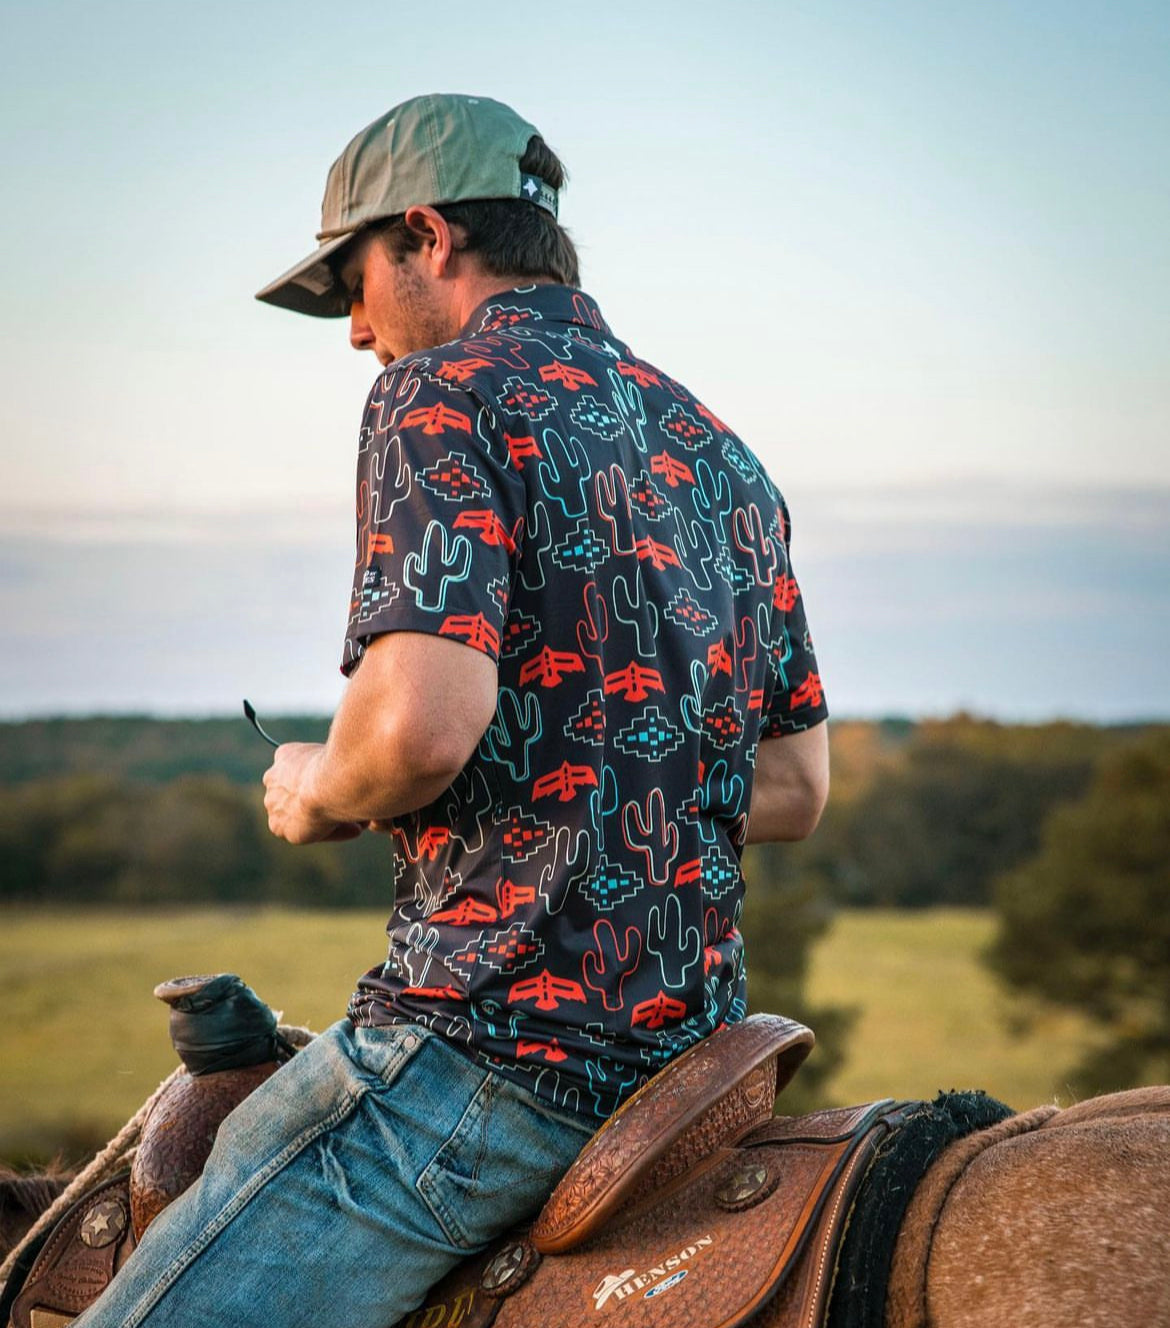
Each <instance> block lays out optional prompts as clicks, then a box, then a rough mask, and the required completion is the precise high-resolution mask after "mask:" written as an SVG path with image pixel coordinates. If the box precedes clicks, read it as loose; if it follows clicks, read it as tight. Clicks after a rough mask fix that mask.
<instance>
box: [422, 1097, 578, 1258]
mask: <svg viewBox="0 0 1170 1328" xmlns="http://www.w3.org/2000/svg"><path fill="white" fill-rule="evenodd" d="M588 1137H589V1135H588V1131H587V1130H582V1129H580V1128H574V1126H572V1125H569V1124H568V1123H566V1122H565V1121H564V1120H563V1119H558V1118H555V1117H551V1116H549V1115H548V1114H546V1113H545V1112H543V1111H541V1110H540V1108H539V1105H538V1104H536V1103H534V1102H532V1101H530V1100H529V1098H528V1097H527V1096H526V1095H525V1094H524V1092H523V1091H522V1090H520V1089H517V1088H516V1087H515V1086H514V1085H513V1084H511V1083H509V1082H508V1081H507V1080H505V1079H502V1078H501V1077H500V1076H498V1075H495V1074H492V1073H491V1072H486V1073H485V1077H484V1080H483V1082H482V1083H481V1084H480V1086H479V1087H478V1089H477V1090H476V1092H475V1095H474V1097H473V1098H472V1099H471V1101H470V1103H469V1104H468V1107H467V1110H466V1111H465V1112H464V1113H463V1116H462V1117H461V1118H460V1120H459V1123H458V1125H457V1126H456V1128H455V1129H454V1131H452V1133H451V1134H450V1136H449V1137H448V1138H447V1140H446V1141H445V1142H444V1143H443V1145H442V1146H441V1147H440V1148H439V1150H438V1151H437V1152H436V1153H435V1155H434V1157H433V1158H432V1159H431V1161H430V1162H429V1163H428V1164H427V1166H425V1167H424V1168H423V1170H422V1172H421V1174H420V1176H419V1178H418V1186H417V1188H418V1192H419V1194H420V1195H421V1196H422V1198H423V1200H424V1202H425V1203H426V1205H427V1207H428V1208H429V1209H430V1212H431V1215H432V1216H433V1217H434V1219H435V1221H436V1222H437V1223H438V1224H439V1226H440V1227H441V1228H442V1230H443V1231H444V1233H445V1234H446V1236H447V1239H448V1240H449V1241H450V1242H451V1244H452V1245H453V1246H454V1247H455V1248H457V1249H459V1250H464V1251H468V1250H476V1249H481V1248H482V1247H483V1246H484V1245H486V1244H487V1243H488V1242H489V1241H490V1240H492V1239H493V1238H494V1237H495V1236H497V1235H498V1234H499V1233H500V1232H502V1231H505V1230H507V1228H508V1227H511V1226H514V1225H515V1224H516V1223H518V1222H521V1221H523V1220H524V1219H525V1218H527V1217H531V1216H532V1215H534V1214H535V1213H536V1212H537V1210H538V1209H539V1208H540V1206H541V1204H542V1203H544V1201H545V1199H546V1198H547V1197H548V1195H549V1194H550V1193H551V1191H552V1189H553V1187H554V1186H555V1185H556V1183H557V1181H558V1180H560V1178H561V1176H562V1175H564V1173H565V1171H566V1170H567V1169H568V1167H569V1165H570V1164H571V1163H572V1161H573V1159H574V1158H575V1157H576V1156H577V1154H578V1153H579V1152H580V1150H581V1148H582V1146H583V1145H584V1143H585V1141H586V1140H587V1139H588Z"/></svg>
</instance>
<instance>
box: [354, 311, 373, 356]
mask: <svg viewBox="0 0 1170 1328" xmlns="http://www.w3.org/2000/svg"><path fill="white" fill-rule="evenodd" d="M349 344H350V345H351V346H352V347H353V348H354V350H373V348H374V333H373V331H372V330H371V328H370V325H369V323H368V322H367V321H366V306H365V305H364V304H363V303H362V302H361V300H354V302H353V304H351V305H350V306H349Z"/></svg>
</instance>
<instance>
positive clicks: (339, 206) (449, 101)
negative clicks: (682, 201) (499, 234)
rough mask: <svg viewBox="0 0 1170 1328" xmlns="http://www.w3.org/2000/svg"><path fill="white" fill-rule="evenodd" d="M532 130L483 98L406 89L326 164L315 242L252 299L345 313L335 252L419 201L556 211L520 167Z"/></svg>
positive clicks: (553, 194) (541, 185)
mask: <svg viewBox="0 0 1170 1328" xmlns="http://www.w3.org/2000/svg"><path fill="white" fill-rule="evenodd" d="M537 133H539V130H538V129H537V128H536V127H535V125H531V124H529V123H528V121H527V120H522V119H521V118H520V116H518V115H517V114H516V112H515V111H514V110H512V109H511V107H509V106H505V105H504V104H503V102H498V101H493V100H492V99H491V98H490V97H467V96H463V95H460V94H455V93H435V94H432V95H430V96H426V97H412V98H411V100H410V101H404V102H403V103H402V105H401V106H395V107H394V109H393V110H390V111H387V112H386V114H385V115H383V116H381V117H380V118H379V119H377V120H375V121H374V123H373V124H371V125H367V126H366V128H365V129H363V130H362V131H361V133H360V134H358V135H357V136H356V137H355V138H353V139H351V141H350V142H349V144H348V145H347V147H346V149H345V151H344V152H343V153H342V154H341V156H340V157H338V158H337V160H336V161H335V162H334V163H333V165H332V166H331V167H330V168H329V178H328V179H327V180H326V181H325V197H324V198H323V199H322V200H321V229H320V230H319V231H318V232H317V239H318V240H319V241H320V244H319V245H318V247H317V249H316V250H315V251H314V252H313V253H311V254H310V255H309V256H308V258H305V259H302V260H301V262H299V263H298V264H297V265H296V266H295V267H291V268H289V270H288V271H287V272H285V273H284V275H283V276H279V277H277V278H276V280H275V281H273V282H270V283H269V284H268V285H267V286H265V287H264V289H263V290H262V291H258V292H257V293H256V298H257V299H258V300H264V301H265V302H266V303H267V304H275V305H279V306H280V307H281V308H282V309H293V310H295V311H296V312H297V313H302V314H313V315H314V316H316V317H318V318H340V317H344V316H346V315H348V314H349V299H348V297H347V296H346V294H345V292H344V291H343V290H342V289H341V287H340V286H339V285H338V283H337V278H336V276H335V265H334V264H332V263H330V261H329V260H330V259H331V258H333V257H334V256H335V255H336V254H337V252H338V250H340V249H342V248H343V247H344V246H345V245H346V244H348V243H349V241H350V240H351V239H352V238H353V236H354V235H355V234H356V232H357V231H359V230H360V229H361V228H362V227H363V226H365V225H367V224H368V223H369V222H372V221H379V220H382V219H383V218H386V217H393V216H397V215H399V214H401V213H403V212H405V211H406V209H407V208H409V207H412V206H414V205H415V204H417V203H429V204H431V205H436V204H439V203H458V202H464V201H466V200H469V199H476V198H526V199H528V200H529V201H530V202H532V203H535V204H536V205H537V206H538V207H542V208H545V209H546V210H547V211H549V212H551V213H552V215H553V216H554V217H555V216H556V215H557V191H556V190H555V189H553V188H552V186H551V185H549V184H546V183H545V181H544V180H541V179H539V178H537V177H536V176H534V175H527V174H525V173H524V172H523V171H521V169H520V158H521V157H522V156H523V155H524V153H525V151H526V150H527V147H528V140H529V139H530V138H532V136H533V135H534V134H537Z"/></svg>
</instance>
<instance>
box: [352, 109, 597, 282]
mask: <svg viewBox="0 0 1170 1328" xmlns="http://www.w3.org/2000/svg"><path fill="white" fill-rule="evenodd" d="M520 169H521V171H523V172H524V174H525V175H535V176H536V177H537V178H538V179H541V180H543V181H544V182H545V183H546V184H548V185H551V186H552V187H553V188H554V189H560V188H561V186H562V185H564V184H565V183H566V182H567V180H568V178H569V177H568V172H567V171H566V170H565V168H564V166H563V165H562V164H561V162H560V159H559V158H558V157H557V155H556V153H554V152H553V150H552V148H550V147H549V146H548V144H547V143H546V142H545V141H544V139H543V138H541V137H540V135H539V134H534V135H533V136H532V137H531V138H530V139H529V140H528V147H527V148H526V149H525V152H524V155H523V157H521V158H520ZM435 211H436V212H438V213H439V214H440V215H441V216H442V217H443V218H444V219H445V220H446V222H447V224H448V225H449V226H452V227H455V226H457V227H459V229H460V230H461V231H462V232H463V237H462V242H461V243H460V244H459V248H460V249H461V250H462V251H463V252H465V253H473V254H475V256H476V258H478V259H479V262H480V264H481V265H482V266H483V268H484V270H485V271H486V272H490V273H491V275H492V276H494V277H545V278H548V279H551V280H552V281H556V282H559V283H560V284H561V285H564V286H576V285H577V284H578V282H579V280H580V278H579V275H578V266H577V250H576V249H575V248H574V246H573V241H572V240H571V239H570V238H569V235H568V233H567V232H566V231H565V230H564V229H563V228H562V227H561V225H560V224H559V223H558V221H557V219H556V218H555V217H554V216H553V215H552V213H551V212H548V211H546V210H545V209H544V208H542V207H538V206H537V205H536V204H535V203H530V202H529V201H528V199H526V198H484V199H476V200H473V201H472V202H467V203H440V204H438V205H437V206H436V208H435ZM374 233H375V234H376V235H377V236H378V237H379V238H380V239H381V240H382V242H383V244H385V246H386V249H387V251H388V252H389V254H390V257H391V258H392V259H394V260H395V262H401V261H402V259H403V258H405V257H406V255H407V254H410V253H414V252H416V251H417V250H418V249H420V248H421V247H422V242H423V237H422V236H421V235H419V234H418V232H417V231H412V230H411V229H410V227H409V226H407V224H406V222H405V221H404V220H403V218H402V216H401V215H399V216H396V217H389V218H387V219H386V221H384V222H380V223H378V224H377V225H376V227H375V231H374Z"/></svg>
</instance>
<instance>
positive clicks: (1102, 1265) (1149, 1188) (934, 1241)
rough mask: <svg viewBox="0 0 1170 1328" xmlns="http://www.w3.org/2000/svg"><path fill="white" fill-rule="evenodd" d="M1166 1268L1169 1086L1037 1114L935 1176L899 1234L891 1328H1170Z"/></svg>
mask: <svg viewBox="0 0 1170 1328" xmlns="http://www.w3.org/2000/svg"><path fill="white" fill-rule="evenodd" d="M1087 1158H1091V1159H1093V1170H1091V1171H1086V1169H1085V1160H1086V1159H1087ZM1168 1270H1170V1090H1167V1089H1165V1088H1158V1089H1137V1090H1133V1091H1131V1092H1127V1093H1117V1094H1112V1095H1110V1096H1107V1097H1103V1098H1096V1099H1093V1100H1091V1101H1089V1102H1084V1103H1080V1104H1078V1105H1077V1106H1074V1107H1070V1108H1069V1109H1068V1110H1067V1111H1063V1112H1062V1111H1059V1110H1058V1109H1057V1108H1055V1107H1040V1108H1037V1109H1036V1110H1035V1111H1031V1112H1027V1113H1025V1114H1023V1115H1021V1116H1016V1117H1013V1118H1011V1119H1010V1120H1007V1121H1004V1122H1003V1123H1002V1124H1001V1125H997V1126H993V1127H992V1128H991V1129H990V1130H987V1131H984V1132H982V1133H981V1134H979V1135H975V1136H972V1137H970V1138H968V1139H965V1140H963V1141H962V1142H961V1143H958V1144H956V1145H954V1146H952V1148H950V1149H948V1150H947V1151H946V1153H944V1154H943V1156H942V1158H940V1160H939V1162H938V1163H937V1164H936V1165H935V1167H934V1168H932V1170H931V1171H930V1172H929V1173H928V1174H927V1176H926V1179H925V1181H924V1182H923V1184H922V1185H921V1186H920V1187H919V1191H918V1193H917V1194H916V1195H915V1196H914V1199H913V1201H912V1202H911V1205H910V1207H909V1209H908V1210H907V1214H906V1220H905V1222H904V1223H903V1226H902V1230H901V1231H900V1233H899V1236H898V1244H897V1247H896V1250H895V1257H894V1267H893V1270H892V1272H891V1278H890V1287H889V1298H888V1300H887V1306H886V1323H887V1326H888V1328H1002V1325H1004V1324H1010V1323H1020V1324H1027V1325H1028V1328H1068V1326H1069V1325H1070V1324H1075V1325H1076V1326H1077V1328H1114V1326H1115V1325H1117V1324H1141V1325H1142V1328H1170V1271H1168Z"/></svg>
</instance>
